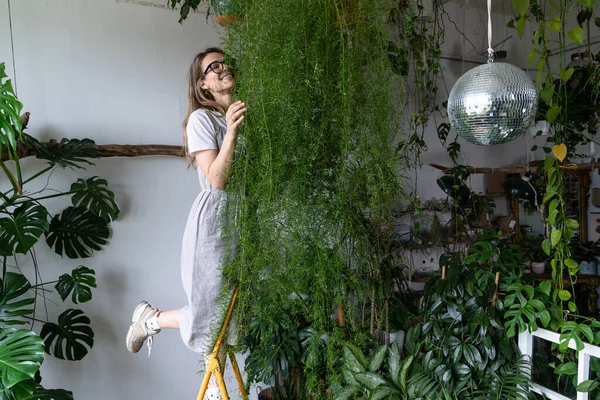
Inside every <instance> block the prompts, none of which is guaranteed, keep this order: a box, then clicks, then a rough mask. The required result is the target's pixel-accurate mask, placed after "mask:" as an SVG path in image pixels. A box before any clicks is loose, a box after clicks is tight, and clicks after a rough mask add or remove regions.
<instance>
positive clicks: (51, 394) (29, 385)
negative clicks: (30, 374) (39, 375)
mask: <svg viewBox="0 0 600 400" xmlns="http://www.w3.org/2000/svg"><path fill="white" fill-rule="evenodd" d="M0 400H73V392H69V391H67V390H64V389H46V388H44V387H43V386H40V384H39V383H38V382H37V381H35V380H33V379H29V380H26V381H22V382H19V383H17V384H16V385H15V386H13V387H12V388H11V389H6V390H3V389H2V385H1V383H0Z"/></svg>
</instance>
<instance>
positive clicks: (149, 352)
mask: <svg viewBox="0 0 600 400" xmlns="http://www.w3.org/2000/svg"><path fill="white" fill-rule="evenodd" d="M153 344H154V336H153V335H150V336H148V358H150V356H151V355H152V345H153Z"/></svg>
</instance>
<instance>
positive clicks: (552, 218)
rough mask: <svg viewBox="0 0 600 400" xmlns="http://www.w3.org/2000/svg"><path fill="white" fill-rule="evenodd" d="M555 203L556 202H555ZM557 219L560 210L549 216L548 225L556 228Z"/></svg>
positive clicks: (552, 212) (553, 211) (551, 212)
mask: <svg viewBox="0 0 600 400" xmlns="http://www.w3.org/2000/svg"><path fill="white" fill-rule="evenodd" d="M553 202H554V200H553ZM556 217H558V210H552V211H550V213H549V214H548V225H550V226H554V225H556Z"/></svg>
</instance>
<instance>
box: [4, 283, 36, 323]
mask: <svg viewBox="0 0 600 400" xmlns="http://www.w3.org/2000/svg"><path fill="white" fill-rule="evenodd" d="M30 288H31V285H30V284H29V281H28V280H27V278H25V277H24V276H23V275H21V274H17V273H14V272H7V273H6V276H5V277H4V282H3V285H2V286H1V287H0V326H6V325H23V324H26V323H27V322H26V321H23V320H21V319H20V317H24V316H26V315H31V314H33V308H29V307H27V306H29V305H31V304H33V302H34V299H33V298H32V297H24V295H25V294H26V293H27V292H28V291H29V289H30ZM19 298H20V300H18V299H19Z"/></svg>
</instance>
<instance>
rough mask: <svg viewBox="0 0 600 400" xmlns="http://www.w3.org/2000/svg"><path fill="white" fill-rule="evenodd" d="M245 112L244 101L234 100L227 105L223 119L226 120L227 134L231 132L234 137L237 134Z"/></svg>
mask: <svg viewBox="0 0 600 400" xmlns="http://www.w3.org/2000/svg"><path fill="white" fill-rule="evenodd" d="M245 112H246V103H243V102H241V101H236V102H234V103H233V104H231V105H230V106H229V109H228V110H227V113H226V114H225V121H226V122H227V134H231V135H233V136H234V137H236V136H237V129H238V127H239V126H240V124H241V123H242V122H243V121H244V115H243V114H244V113H245Z"/></svg>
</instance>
